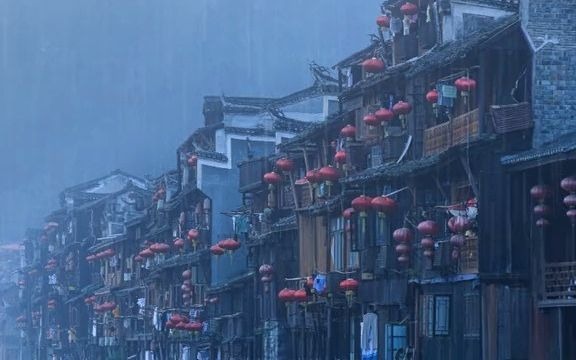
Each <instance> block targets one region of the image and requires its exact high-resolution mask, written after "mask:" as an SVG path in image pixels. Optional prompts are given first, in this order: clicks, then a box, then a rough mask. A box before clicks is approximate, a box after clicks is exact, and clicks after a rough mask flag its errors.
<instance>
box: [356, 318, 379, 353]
mask: <svg viewBox="0 0 576 360" xmlns="http://www.w3.org/2000/svg"><path fill="white" fill-rule="evenodd" d="M360 348H361V349H362V360H376V359H377V356H378V315H376V314H374V313H366V314H364V316H363V317H362V332H361V334H360Z"/></svg>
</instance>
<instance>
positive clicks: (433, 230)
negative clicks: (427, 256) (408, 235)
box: [417, 220, 438, 236]
mask: <svg viewBox="0 0 576 360" xmlns="http://www.w3.org/2000/svg"><path fill="white" fill-rule="evenodd" d="M417 229H418V231H419V232H420V233H422V234H423V235H426V236H435V235H436V234H438V225H437V224H436V222H435V221H432V220H425V221H422V222H421V223H420V224H418V226H417Z"/></svg>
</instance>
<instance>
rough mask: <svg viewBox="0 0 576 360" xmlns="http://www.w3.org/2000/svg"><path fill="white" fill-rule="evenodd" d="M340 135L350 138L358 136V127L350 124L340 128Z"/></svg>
mask: <svg viewBox="0 0 576 360" xmlns="http://www.w3.org/2000/svg"><path fill="white" fill-rule="evenodd" d="M340 135H342V136H344V137H345V138H348V139H353V138H354V137H355V136H356V127H354V126H352V125H350V124H348V125H346V126H344V127H343V128H342V130H340Z"/></svg>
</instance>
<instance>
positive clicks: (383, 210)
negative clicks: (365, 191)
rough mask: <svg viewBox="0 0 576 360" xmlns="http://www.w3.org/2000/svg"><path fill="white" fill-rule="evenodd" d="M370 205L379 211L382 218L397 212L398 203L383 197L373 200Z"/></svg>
mask: <svg viewBox="0 0 576 360" xmlns="http://www.w3.org/2000/svg"><path fill="white" fill-rule="evenodd" d="M370 204H371V205H372V208H373V209H374V210H376V211H378V216H380V217H384V216H386V215H390V214H391V213H393V212H394V210H396V201H394V200H393V199H391V198H389V197H387V196H383V195H382V196H376V197H375V198H373V199H372V201H371V202H370Z"/></svg>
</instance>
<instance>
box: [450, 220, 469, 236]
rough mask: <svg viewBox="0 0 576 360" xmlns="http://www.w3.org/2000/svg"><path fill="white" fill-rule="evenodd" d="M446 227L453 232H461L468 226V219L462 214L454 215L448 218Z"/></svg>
mask: <svg viewBox="0 0 576 360" xmlns="http://www.w3.org/2000/svg"><path fill="white" fill-rule="evenodd" d="M448 228H449V229H450V230H452V232H455V233H463V232H465V231H466V230H468V229H469V228H470V221H469V220H468V219H467V218H465V217H464V216H454V217H452V218H450V220H448Z"/></svg>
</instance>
